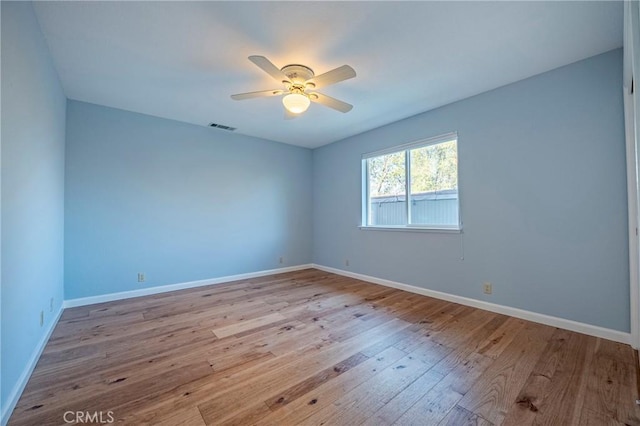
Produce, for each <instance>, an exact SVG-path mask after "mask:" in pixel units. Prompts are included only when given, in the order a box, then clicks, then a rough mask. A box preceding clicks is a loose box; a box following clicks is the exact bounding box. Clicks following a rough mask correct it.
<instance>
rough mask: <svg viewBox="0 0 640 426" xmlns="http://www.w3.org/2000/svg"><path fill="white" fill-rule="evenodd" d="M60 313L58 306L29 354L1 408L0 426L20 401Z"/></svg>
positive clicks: (5, 421) (4, 423)
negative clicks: (45, 329)
mask: <svg viewBox="0 0 640 426" xmlns="http://www.w3.org/2000/svg"><path fill="white" fill-rule="evenodd" d="M62 311H64V306H60V308H59V309H58V312H56V314H55V316H54V318H53V321H51V322H50V323H49V328H48V329H47V331H46V333H44V334H43V335H42V337H41V338H40V341H39V342H38V345H37V346H36V348H35V349H34V351H33V353H32V354H31V357H30V358H29V361H28V362H27V365H26V367H25V368H24V370H23V371H22V374H21V375H20V378H19V379H18V382H17V383H16V385H15V386H14V387H13V390H12V391H11V394H10V395H9V398H8V399H7V405H6V406H4V407H2V415H1V416H0V424H1V425H2V426H5V425H6V424H7V423H8V422H9V417H10V416H11V413H13V409H14V408H16V404H17V403H18V400H20V396H21V395H22V391H24V388H25V386H27V383H28V382H29V378H30V377H31V373H33V369H34V368H36V364H37V363H38V360H39V359H40V355H41V354H42V351H43V350H44V347H45V346H47V342H48V341H49V337H51V333H53V330H54V329H55V328H56V325H57V324H58V321H59V320H60V316H61V315H62Z"/></svg>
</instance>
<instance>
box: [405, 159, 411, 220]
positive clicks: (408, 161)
mask: <svg viewBox="0 0 640 426" xmlns="http://www.w3.org/2000/svg"><path fill="white" fill-rule="evenodd" d="M404 154H405V155H404V173H405V178H404V184H405V189H404V193H405V196H404V198H405V200H407V202H406V204H407V225H411V199H410V194H411V150H409V149H408V150H406V151H405V152H404Z"/></svg>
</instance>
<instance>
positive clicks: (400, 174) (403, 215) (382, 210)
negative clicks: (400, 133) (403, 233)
mask: <svg viewBox="0 0 640 426" xmlns="http://www.w3.org/2000/svg"><path fill="white" fill-rule="evenodd" d="M367 167H368V171H369V173H368V175H369V176H368V178H369V182H368V187H369V206H368V208H369V215H368V216H369V219H368V222H369V223H368V224H369V225H374V226H385V225H406V224H407V205H406V200H407V197H406V174H405V151H401V152H396V153H393V154H387V155H381V156H379V157H373V158H369V159H368V160H367Z"/></svg>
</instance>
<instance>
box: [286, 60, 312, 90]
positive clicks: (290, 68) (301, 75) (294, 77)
mask: <svg viewBox="0 0 640 426" xmlns="http://www.w3.org/2000/svg"><path fill="white" fill-rule="evenodd" d="M280 71H282V72H283V73H284V75H286V76H287V77H289V80H291V82H292V83H294V84H301V85H304V83H305V82H306V81H307V80H311V79H312V78H313V77H314V75H315V74H314V73H313V70H312V69H311V68H309V67H305V66H304V65H299V64H291V65H285V66H284V67H282V68H281V69H280Z"/></svg>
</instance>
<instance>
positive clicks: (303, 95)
mask: <svg viewBox="0 0 640 426" xmlns="http://www.w3.org/2000/svg"><path fill="white" fill-rule="evenodd" d="M249 60H250V61H251V62H253V63H254V64H256V65H257V66H258V67H259V68H260V69H262V70H263V71H264V72H266V73H267V74H269V75H270V76H271V77H273V78H275V79H276V80H278V82H281V83H282V84H283V85H284V89H273V90H261V91H258V92H248V93H239V94H237V95H231V99H234V100H236V101H240V100H244V99H251V98H260V97H266V96H280V95H284V97H283V98H282V103H283V105H284V108H285V117H286V118H295V117H296V116H298V115H299V114H302V113H303V112H305V111H306V110H307V108H309V105H310V104H311V102H316V103H319V104H320V105H324V106H326V107H329V108H333V109H335V110H337V111H340V112H349V111H351V109H352V108H353V105H350V104H348V103H346V102H342V101H340V100H338V99H335V98H332V97H331V96H327V95H323V94H322V93H318V92H314V91H313V90H314V89H317V88H320V87H324V86H329V85H330V84H335V83H338V82H340V81H344V80H348V79H350V78H353V77H355V76H356V72H355V71H354V70H353V68H351V67H350V66H349V65H343V66H341V67H338V68H336V69H333V70H331V71H327V72H325V73H324V74H320V75H315V74H314V72H313V70H312V69H311V68H309V67H307V66H305V65H299V64H290V65H285V66H284V67H282V68H278V67H276V66H275V65H274V64H273V63H272V62H271V61H270V60H268V59H267V58H265V57H264V56H249Z"/></svg>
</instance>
